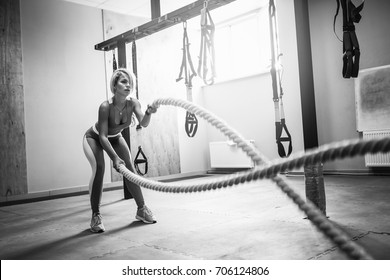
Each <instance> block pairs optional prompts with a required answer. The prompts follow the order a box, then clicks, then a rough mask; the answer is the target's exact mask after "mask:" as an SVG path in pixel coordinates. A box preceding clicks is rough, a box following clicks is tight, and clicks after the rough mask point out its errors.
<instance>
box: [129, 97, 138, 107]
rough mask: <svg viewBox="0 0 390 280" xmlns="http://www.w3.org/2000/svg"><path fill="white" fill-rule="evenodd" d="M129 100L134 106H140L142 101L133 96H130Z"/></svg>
mask: <svg viewBox="0 0 390 280" xmlns="http://www.w3.org/2000/svg"><path fill="white" fill-rule="evenodd" d="M127 102H129V104H130V105H132V106H139V105H140V103H139V100H138V99H137V98H132V97H130V98H129V99H128V100H127Z"/></svg>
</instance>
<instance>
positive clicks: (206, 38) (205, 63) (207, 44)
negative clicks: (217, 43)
mask: <svg viewBox="0 0 390 280" xmlns="http://www.w3.org/2000/svg"><path fill="white" fill-rule="evenodd" d="M207 3H208V1H207V0H205V2H204V7H203V9H202V10H201V23H200V26H201V42H200V52H199V64H198V75H199V77H201V78H202V79H203V82H204V83H205V84H206V85H212V84H214V79H215V76H216V74H215V49H214V33H215V25H214V22H213V19H212V18H211V15H210V12H209V10H208V9H207ZM209 67H210V68H211V69H209ZM209 70H211V71H209Z"/></svg>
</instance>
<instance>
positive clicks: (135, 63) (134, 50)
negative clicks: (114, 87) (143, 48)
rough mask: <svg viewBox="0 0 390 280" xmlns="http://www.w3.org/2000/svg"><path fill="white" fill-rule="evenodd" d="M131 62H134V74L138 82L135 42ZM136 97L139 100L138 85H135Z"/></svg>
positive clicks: (132, 46) (132, 47)
mask: <svg viewBox="0 0 390 280" xmlns="http://www.w3.org/2000/svg"><path fill="white" fill-rule="evenodd" d="M131 60H132V64H133V73H134V75H135V78H136V79H137V80H138V69H137V46H136V44H135V41H133V44H132V45H131ZM137 82H138V81H137ZM135 96H136V97H137V99H139V98H138V83H136V84H135Z"/></svg>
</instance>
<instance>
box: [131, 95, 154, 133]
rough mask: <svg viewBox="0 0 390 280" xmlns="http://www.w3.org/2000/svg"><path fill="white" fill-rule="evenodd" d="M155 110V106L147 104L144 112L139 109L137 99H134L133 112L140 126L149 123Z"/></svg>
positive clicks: (139, 105) (145, 125)
mask: <svg viewBox="0 0 390 280" xmlns="http://www.w3.org/2000/svg"><path fill="white" fill-rule="evenodd" d="M156 112H157V108H155V107H152V106H150V105H148V109H146V111H145V114H144V113H143V112H142V110H141V104H140V103H139V101H138V100H134V114H135V116H136V117H137V119H138V122H139V124H140V125H141V126H142V127H147V126H148V125H149V123H150V117H151V115H152V114H153V113H156Z"/></svg>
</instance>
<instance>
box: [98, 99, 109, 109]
mask: <svg viewBox="0 0 390 280" xmlns="http://www.w3.org/2000/svg"><path fill="white" fill-rule="evenodd" d="M109 109H110V103H109V102H108V101H107V100H106V101H103V102H102V104H100V106H99V110H102V111H106V110H109Z"/></svg>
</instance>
